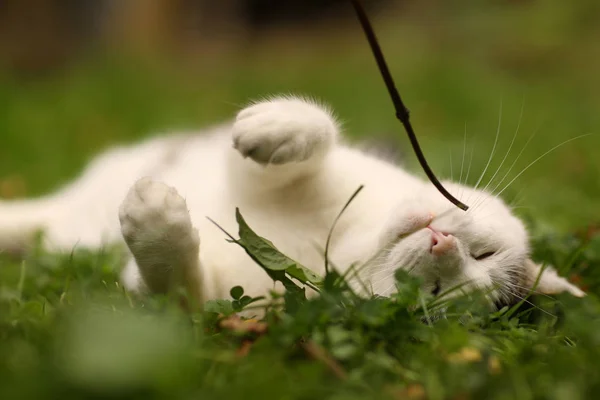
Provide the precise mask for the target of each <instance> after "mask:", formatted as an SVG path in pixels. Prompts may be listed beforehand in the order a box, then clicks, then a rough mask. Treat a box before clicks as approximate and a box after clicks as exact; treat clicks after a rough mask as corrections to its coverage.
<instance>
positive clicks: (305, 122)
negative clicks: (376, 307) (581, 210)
mask: <svg viewBox="0 0 600 400" xmlns="http://www.w3.org/2000/svg"><path fill="white" fill-rule="evenodd" d="M338 131H339V128H338V124H337V123H336V121H335V119H334V118H333V117H332V115H331V113H330V112H329V111H328V110H326V109H325V108H323V107H320V106H319V105H317V104H316V103H314V102H310V101H306V100H303V99H299V98H294V97H287V98H274V99H271V100H266V101H263V102H259V103H256V104H253V105H251V106H250V107H248V108H246V109H244V110H242V111H241V112H240V113H239V114H238V116H237V118H236V120H235V122H234V123H233V124H225V125H222V126H218V127H215V128H213V129H209V130H207V131H206V132H204V134H202V135H193V134H186V135H183V134H182V135H168V136H164V137H159V138H156V139H152V140H149V141H147V142H145V143H142V144H140V145H137V146H134V147H124V148H118V149H115V150H112V151H110V152H108V153H106V154H105V155H103V156H101V157H99V158H98V159H97V160H96V161H94V162H93V163H92V164H91V165H90V166H89V167H88V169H87V170H86V171H85V172H84V173H83V175H82V176H81V177H80V178H79V179H78V180H76V181H75V182H73V183H72V184H70V185H68V186H67V187H65V188H64V189H62V190H61V191H59V192H57V193H56V194H53V195H51V196H48V197H45V198H41V199H36V200H28V201H24V202H4V203H0V246H2V247H18V246H22V244H23V243H24V242H25V241H26V240H27V239H28V238H29V237H30V235H31V234H32V232H33V231H34V230H36V229H43V230H44V231H45V243H46V245H47V246H48V247H49V248H51V249H59V250H65V251H70V250H71V249H72V248H73V247H74V246H85V247H94V248H95V247H100V246H102V245H103V244H106V243H111V242H116V241H120V240H122V239H121V238H122V235H123V236H124V237H125V241H126V243H127V244H128V246H129V248H130V250H131V252H132V253H133V255H134V258H133V259H134V260H135V261H133V260H132V261H131V262H129V263H128V264H127V267H126V268H125V270H124V275H123V279H124V281H125V283H126V285H127V286H128V287H129V288H131V289H134V290H140V289H143V288H146V289H148V290H150V291H154V292H162V291H169V290H171V289H172V288H173V287H175V286H180V285H182V286H184V287H187V288H188V289H189V290H190V291H191V292H192V293H193V294H194V295H195V297H196V298H197V299H199V300H206V299H212V298H224V297H227V296H228V291H229V289H230V288H231V287H232V286H235V285H242V286H243V287H244V289H245V290H246V292H247V293H248V294H250V295H261V294H265V292H266V291H267V290H268V289H270V288H272V287H273V283H272V281H271V280H270V279H269V277H268V276H267V275H266V274H265V273H264V272H263V271H261V269H260V268H259V267H258V266H256V265H255V264H254V262H253V261H252V260H251V259H250V258H249V257H248V256H247V255H246V254H245V252H244V251H243V250H242V249H241V248H239V247H238V246H236V245H235V244H230V243H228V242H226V241H225V240H224V235H223V234H222V232H220V231H219V230H218V229H217V228H216V227H215V226H214V225H212V224H211V223H210V222H209V221H208V220H207V219H206V216H209V217H211V218H212V219H214V220H215V221H217V222H218V223H219V224H220V225H221V226H223V227H224V228H225V229H226V230H227V231H229V232H231V233H232V234H236V232H237V225H236V223H235V215H234V211H235V208H236V207H239V208H240V210H241V212H242V214H243V215H244V217H245V218H246V219H247V221H248V223H249V224H250V226H252V227H253V229H255V230H256V231H257V232H258V233H259V234H260V235H261V236H264V237H266V238H269V239H270V240H271V241H273V242H274V244H275V245H276V246H277V247H278V248H279V249H280V250H281V251H283V252H284V253H286V254H287V255H289V256H290V257H292V258H294V259H296V260H298V261H299V262H301V263H302V264H304V265H306V266H309V267H310V268H312V269H313V270H315V271H316V272H318V273H323V272H324V261H323V253H322V249H323V246H324V243H325V240H326V237H327V233H328V231H329V229H330V228H331V225H332V223H333V221H334V219H335V217H336V215H337V214H338V213H339V211H340V210H341V208H342V206H343V205H344V203H345V202H346V201H347V200H348V198H349V197H350V196H351V194H352V193H353V192H354V191H355V190H356V189H357V188H358V187H359V186H360V185H365V188H364V190H363V192H362V193H361V194H360V195H359V196H358V197H357V198H356V200H355V201H354V202H353V203H352V204H351V206H350V207H349V208H348V210H347V212H346V213H345V214H344V215H343V217H342V218H341V220H340V221H339V223H338V225H337V227H336V229H335V231H334V235H333V239H332V242H331V249H330V258H331V261H332V263H333V264H334V265H336V266H338V267H339V268H347V267H349V266H350V265H352V264H354V263H356V262H365V261H367V260H369V259H372V258H374V260H375V262H374V263H371V265H370V266H369V267H368V268H367V269H365V270H364V271H363V273H362V275H361V279H363V280H365V281H366V282H367V284H369V285H370V286H371V287H372V288H373V290H374V292H376V293H379V294H383V295H386V294H389V293H390V292H392V291H393V290H394V278H393V272H394V271H395V270H396V269H397V268H405V269H407V270H410V271H411V273H415V274H418V275H419V276H421V277H422V278H423V279H424V287H425V288H426V289H428V290H434V291H439V290H446V289H449V288H451V287H452V286H454V285H457V284H461V283H465V282H466V283H468V284H469V285H472V286H476V287H496V286H498V287H499V288H498V290H497V291H496V295H495V298H496V299H501V298H503V297H510V296H512V295H514V294H516V293H517V291H520V290H519V288H520V287H522V286H519V284H518V283H517V282H522V283H521V285H524V284H525V283H523V282H526V283H527V285H529V286H531V285H532V282H534V281H535V279H533V280H532V276H534V275H535V274H536V273H538V272H539V267H535V268H532V265H533V264H532V263H531V262H530V261H529V259H528V251H529V250H528V245H527V243H528V238H527V232H526V230H525V228H524V226H523V224H522V223H521V222H520V221H519V220H518V219H517V218H516V217H514V216H513V215H512V214H511V212H510V210H509V209H508V208H507V207H506V206H505V205H504V204H503V203H502V201H501V200H499V199H496V198H493V197H491V196H490V195H488V194H487V193H485V192H482V191H476V190H474V189H470V188H467V187H464V186H460V185H457V184H453V183H451V182H446V183H445V185H446V186H447V187H448V188H449V190H450V191H451V192H452V193H454V194H458V195H460V198H461V199H468V200H469V201H470V202H472V203H474V204H475V203H476V204H479V205H478V206H474V207H472V209H471V210H469V211H468V212H467V213H465V212H463V211H461V210H459V209H457V208H455V207H454V206H452V205H451V204H450V203H449V202H448V201H447V200H446V199H444V198H443V197H441V195H440V194H439V193H438V192H437V191H436V190H435V189H434V188H433V187H432V185H431V184H429V183H428V182H424V181H422V180H421V179H418V178H416V177H414V176H412V175H410V174H408V173H407V172H405V171H404V170H402V169H401V168H399V167H397V166H394V165H392V164H389V163H387V162H384V161H382V160H379V159H378V158H376V157H374V156H372V155H369V154H366V153H364V152H361V151H359V150H357V149H354V148H352V147H348V146H345V145H342V144H340V143H338V139H339V138H338V136H339V132H338ZM140 178H142V179H141V180H139V179H140ZM136 181H137V183H136ZM120 204H121V205H120ZM119 205H120V208H119ZM188 207H189V210H188ZM119 209H120V212H118V210H119ZM119 218H120V222H119ZM121 230H122V234H121ZM436 246H437V247H436ZM489 252H494V255H492V256H489V257H487V258H485V259H482V260H476V259H475V258H474V257H478V256H480V255H482V254H485V253H489ZM517 278H518V279H517ZM515 285H516V286H515ZM537 289H538V290H540V291H544V290H546V289H548V291H552V292H559V291H564V290H567V291H570V292H571V293H573V294H575V295H583V293H582V292H581V291H580V290H579V289H577V288H576V287H575V286H573V285H571V284H569V283H568V282H567V281H566V280H564V279H563V278H560V277H559V276H558V275H556V274H555V273H554V272H549V273H546V274H545V275H544V279H541V280H540V285H539V287H538V288H537Z"/></svg>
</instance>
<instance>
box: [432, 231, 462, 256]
mask: <svg viewBox="0 0 600 400" xmlns="http://www.w3.org/2000/svg"><path fill="white" fill-rule="evenodd" d="M428 228H429V229H430V230H431V249H430V251H431V254H433V255H434V256H441V255H444V254H446V253H448V252H449V251H450V250H452V249H454V248H455V247H456V241H455V239H454V236H452V235H449V234H447V233H443V232H438V231H436V230H435V229H433V228H432V227H430V226H428Z"/></svg>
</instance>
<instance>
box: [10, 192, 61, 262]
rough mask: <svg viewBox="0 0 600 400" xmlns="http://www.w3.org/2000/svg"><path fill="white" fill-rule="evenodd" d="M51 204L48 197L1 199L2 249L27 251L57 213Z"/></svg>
mask: <svg viewBox="0 0 600 400" xmlns="http://www.w3.org/2000/svg"><path fill="white" fill-rule="evenodd" d="M50 205H51V203H50V202H49V201H48V200H46V199H39V200H38V199H35V200H22V201H0V251H6V252H11V253H13V252H14V253H22V252H23V251H26V250H27V249H28V248H29V247H30V246H31V245H32V244H33V243H34V242H35V239H36V237H38V236H39V234H40V233H41V232H42V231H43V230H45V229H46V228H47V227H48V224H49V223H50V221H51V219H52V216H53V214H55V213H57V210H53V209H52V207H50Z"/></svg>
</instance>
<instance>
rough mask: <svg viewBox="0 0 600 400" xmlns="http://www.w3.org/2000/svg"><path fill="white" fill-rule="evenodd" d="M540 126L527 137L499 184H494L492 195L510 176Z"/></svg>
mask: <svg viewBox="0 0 600 400" xmlns="http://www.w3.org/2000/svg"><path fill="white" fill-rule="evenodd" d="M542 125H543V124H539V125H538V126H537V127H536V128H535V130H534V131H533V133H532V134H531V135H530V136H529V138H528V139H527V141H526V142H525V144H524V145H523V147H522V148H521V151H520V152H519V154H517V157H516V158H515V160H514V161H513V162H512V164H511V165H510V167H509V168H508V171H506V173H505V174H504V176H503V177H502V179H501V180H500V182H498V183H497V184H496V186H494V188H493V189H492V190H491V193H492V195H493V194H494V193H495V192H496V190H497V189H498V187H500V185H501V184H502V182H504V181H505V180H506V178H507V177H508V175H510V172H511V171H512V170H513V168H514V167H515V165H516V164H517V161H519V158H521V155H522V154H523V152H524V151H525V149H526V148H527V145H529V142H531V140H533V138H534V137H535V136H536V135H537V133H538V132H539V131H540V129H541V127H542Z"/></svg>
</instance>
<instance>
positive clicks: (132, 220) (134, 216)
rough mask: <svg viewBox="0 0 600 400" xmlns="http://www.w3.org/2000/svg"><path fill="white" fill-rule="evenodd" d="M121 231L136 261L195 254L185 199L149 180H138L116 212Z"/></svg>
mask: <svg viewBox="0 0 600 400" xmlns="http://www.w3.org/2000/svg"><path fill="white" fill-rule="evenodd" d="M119 220H120V221H121V232H122V233H123V237H124V239H125V241H126V242H127V245H128V246H129V248H130V249H131V251H132V253H133V254H134V256H136V258H138V257H143V258H146V257H157V258H164V259H165V260H164V261H165V262H166V261H168V260H167V259H168V258H169V257H172V258H182V257H187V256H188V255H191V256H196V255H197V254H198V247H199V243H200V240H199V237H198V232H197V231H196V230H195V229H194V228H193V226H192V222H191V219H190V214H189V211H188V208H187V205H186V202H185V200H184V199H183V198H182V197H181V196H180V195H179V193H177V191H176V190H175V189H174V188H172V187H170V186H167V185H165V184H163V183H160V182H155V181H153V180H151V179H150V178H142V179H140V180H138V181H137V182H136V183H135V185H134V186H133V187H132V188H131V189H130V191H129V193H128V194H127V196H126V197H125V200H124V201H123V203H122V204H121V207H120V210H119Z"/></svg>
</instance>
